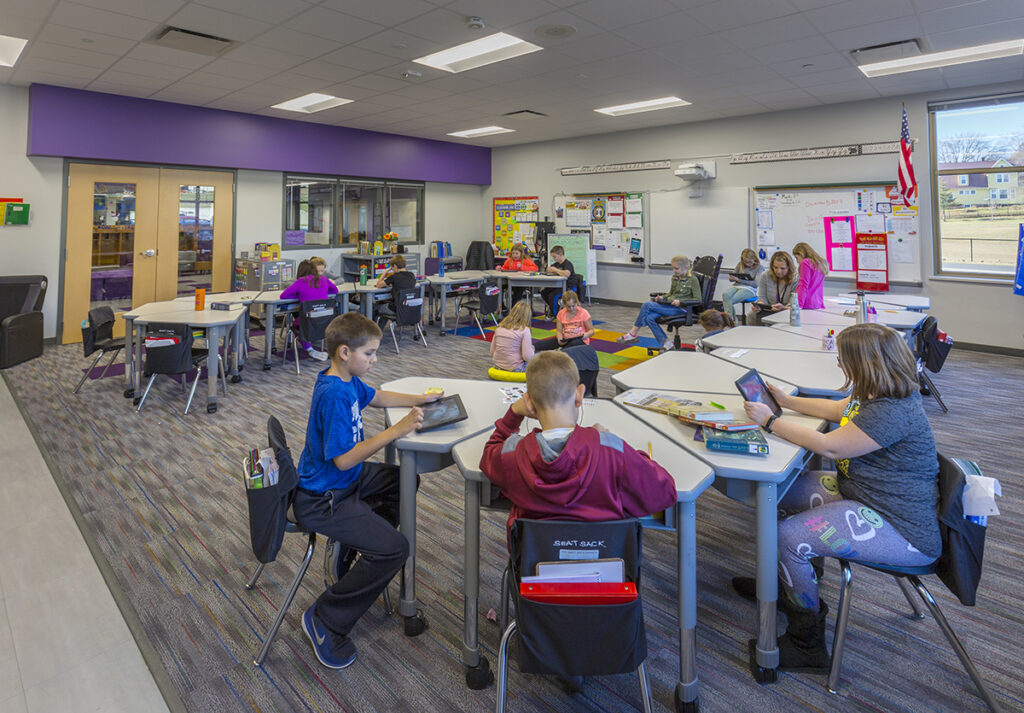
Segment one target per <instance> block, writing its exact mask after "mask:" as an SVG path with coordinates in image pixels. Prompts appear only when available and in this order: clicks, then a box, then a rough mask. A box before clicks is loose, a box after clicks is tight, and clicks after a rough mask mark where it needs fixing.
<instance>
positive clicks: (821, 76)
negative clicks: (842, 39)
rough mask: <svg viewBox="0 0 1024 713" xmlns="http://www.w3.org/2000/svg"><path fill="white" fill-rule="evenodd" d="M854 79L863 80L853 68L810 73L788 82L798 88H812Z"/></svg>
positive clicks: (859, 72)
mask: <svg viewBox="0 0 1024 713" xmlns="http://www.w3.org/2000/svg"><path fill="white" fill-rule="evenodd" d="M856 79H864V75H863V74H862V73H861V71H860V70H859V69H857V68H855V67H848V68H846V69H830V70H826V71H824V72H811V73H810V74H800V75H794V76H790V77H789V81H791V82H793V84H795V85H797V86H798V87H813V86H816V85H819V84H835V83H837V82H852V81H854V80H856Z"/></svg>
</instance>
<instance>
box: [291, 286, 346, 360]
mask: <svg viewBox="0 0 1024 713" xmlns="http://www.w3.org/2000/svg"><path fill="white" fill-rule="evenodd" d="M335 310H336V302H335V301H334V298H333V297H329V298H327V299H325V300H307V301H306V302H302V303H301V304H300V305H299V335H298V336H296V335H295V332H294V330H291V329H289V330H288V332H287V335H286V336H285V341H284V350H283V352H282V354H281V363H282V364H284V361H285V359H287V358H288V344H289V343H290V344H291V345H292V355H293V356H294V357H295V373H296V374H298V373H300V370H299V341H300V340H301V341H303V342H309V343H310V344H316V343H318V342H319V343H320V344H321V345H323V342H324V341H325V340H324V335H325V334H326V332H327V325H329V324H330V323H331V320H333V319H334V317H335Z"/></svg>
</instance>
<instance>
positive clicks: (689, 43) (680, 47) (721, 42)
mask: <svg viewBox="0 0 1024 713" xmlns="http://www.w3.org/2000/svg"><path fill="white" fill-rule="evenodd" d="M653 51H654V53H655V54H656V55H658V56H659V57H664V58H665V59H667V60H669V61H671V62H675V63H676V64H679V65H681V66H685V65H686V63H687V62H690V61H691V60H701V59H704V58H706V57H717V56H719V55H723V54H729V53H732V52H738V51H739V48H738V47H736V46H735V45H734V44H733V43H731V42H729V41H728V40H727V39H725V38H724V37H722V36H721V35H702V36H700V37H694V38H692V39H689V40H684V41H683V42H674V43H672V44H670V45H663V46H661V47H655V48H654V50H653Z"/></svg>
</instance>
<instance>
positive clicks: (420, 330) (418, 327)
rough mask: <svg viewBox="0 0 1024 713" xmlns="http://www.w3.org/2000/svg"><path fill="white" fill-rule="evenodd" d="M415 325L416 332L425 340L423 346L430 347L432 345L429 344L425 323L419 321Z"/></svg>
mask: <svg viewBox="0 0 1024 713" xmlns="http://www.w3.org/2000/svg"><path fill="white" fill-rule="evenodd" d="M414 326H415V327H416V332H417V333H418V334H419V335H420V339H421V340H423V346H424V347H427V348H429V347H430V345H429V344H427V333H426V332H424V331H423V325H422V324H420V323H419V322H417V323H416V324H415V325H414Z"/></svg>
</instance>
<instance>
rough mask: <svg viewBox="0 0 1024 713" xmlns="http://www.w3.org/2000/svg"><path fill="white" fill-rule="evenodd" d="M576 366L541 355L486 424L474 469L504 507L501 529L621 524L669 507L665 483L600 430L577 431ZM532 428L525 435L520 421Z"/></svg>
mask: <svg viewBox="0 0 1024 713" xmlns="http://www.w3.org/2000/svg"><path fill="white" fill-rule="evenodd" d="M583 390H584V386H583V384H580V380H579V372H578V371H577V370H576V364H575V362H573V360H572V359H570V358H569V356H568V355H566V354H564V353H563V352H541V353H540V354H538V355H537V356H535V357H534V358H533V359H531V360H530V363H529V365H528V366H527V367H526V394H524V395H523V397H522V398H521V399H519V400H518V401H516V402H515V403H514V404H512V406H510V407H509V410H508V412H507V413H506V414H505V415H504V416H502V417H501V418H500V419H499V420H498V421H496V422H495V424H494V433H493V434H492V435H491V437H490V439H489V440H488V441H487V445H486V446H485V447H484V454H483V457H482V458H481V459H480V469H481V470H482V471H483V472H484V474H485V475H486V476H487V477H488V479H490V481H491V482H492V483H494V484H495V485H497V486H498V487H499V488H501V491H502V493H504V494H505V496H506V497H507V498H508V499H509V500H511V501H512V511H511V513H510V514H509V518H508V527H509V528H511V527H512V521H513V520H515V519H516V518H519V517H525V518H532V519H537V520H584V521H588V520H589V521H595V520H621V519H623V518H628V517H643V516H645V515H649V514H651V513H653V512H657V511H659V510H664V509H666V508H667V507H669V506H670V505H672V503H674V502H675V501H676V488H675V482H674V481H673V480H672V476H671V475H669V474H668V471H666V470H665V469H664V468H662V467H661V466H660V465H658V464H657V463H655V462H654V461H653V460H651V459H650V458H649V457H648V456H647V454H646V453H642V452H640V451H638V450H636V449H635V448H631V447H630V446H629V445H628V444H626V443H625V442H623V440H622V439H621V438H619V437H618V436H616V435H615V434H613V433H611V432H609V431H608V429H606V428H604V427H603V426H600V425H595V426H590V427H587V426H577V425H576V420H577V415H578V409H579V407H580V405H582V403H583ZM527 416H528V417H530V418H535V419H537V420H538V421H540V428H539V429H537V428H535V429H534V430H533V431H531V432H530V433H528V434H526V435H525V436H521V435H519V426H520V424H521V423H522V421H523V418H525V417H527Z"/></svg>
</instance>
